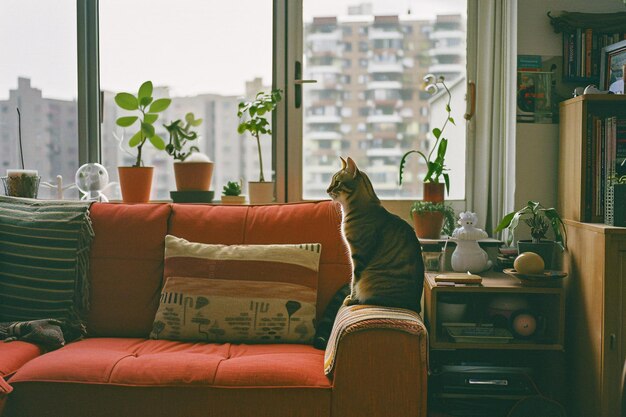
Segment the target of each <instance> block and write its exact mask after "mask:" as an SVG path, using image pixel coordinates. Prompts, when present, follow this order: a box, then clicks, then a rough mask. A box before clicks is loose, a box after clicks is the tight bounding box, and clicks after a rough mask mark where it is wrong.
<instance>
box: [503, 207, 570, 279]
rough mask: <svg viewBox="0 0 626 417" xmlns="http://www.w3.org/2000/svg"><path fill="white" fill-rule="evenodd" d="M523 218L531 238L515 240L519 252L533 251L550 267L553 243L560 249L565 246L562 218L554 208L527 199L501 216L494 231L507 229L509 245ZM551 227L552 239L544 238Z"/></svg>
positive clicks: (565, 233) (565, 235) (565, 236)
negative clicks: (518, 207) (519, 207)
mask: <svg viewBox="0 0 626 417" xmlns="http://www.w3.org/2000/svg"><path fill="white" fill-rule="evenodd" d="M520 220H523V221H524V223H526V224H527V225H528V226H529V227H530V235H531V236H532V240H530V241H524V240H520V241H518V242H517V246H518V251H519V253H522V252H535V253H537V254H539V256H541V257H542V258H543V261H544V265H545V266H546V268H548V269H550V268H551V266H552V255H553V253H554V247H555V245H556V246H558V247H559V248H560V249H561V250H564V249H566V248H567V232H566V230H565V225H564V224H563V220H561V217H560V216H559V213H558V212H557V211H556V209H554V208H546V207H544V206H542V205H541V203H539V202H537V201H529V202H528V203H527V204H526V205H525V206H524V207H522V208H521V209H519V210H517V211H513V212H511V213H509V214H507V215H506V216H504V217H503V218H502V221H501V222H500V224H498V227H497V228H496V230H495V232H500V231H502V230H504V229H508V231H509V235H508V236H507V244H508V245H510V244H511V243H512V242H513V241H514V240H515V239H514V238H515V229H516V228H517V226H518V225H519V222H520ZM549 229H551V230H552V232H553V233H554V241H550V240H546V233H547V232H548V230H549Z"/></svg>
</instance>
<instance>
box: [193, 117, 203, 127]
mask: <svg viewBox="0 0 626 417" xmlns="http://www.w3.org/2000/svg"><path fill="white" fill-rule="evenodd" d="M201 124H202V119H196V120H194V121H193V122H191V125H192V126H194V127H195V126H200V125H201Z"/></svg>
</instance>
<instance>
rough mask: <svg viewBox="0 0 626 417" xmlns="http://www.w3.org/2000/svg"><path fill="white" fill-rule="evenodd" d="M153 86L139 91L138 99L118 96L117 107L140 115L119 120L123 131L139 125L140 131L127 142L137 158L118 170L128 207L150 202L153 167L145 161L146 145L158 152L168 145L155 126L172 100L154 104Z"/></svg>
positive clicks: (155, 101)
mask: <svg viewBox="0 0 626 417" xmlns="http://www.w3.org/2000/svg"><path fill="white" fill-rule="evenodd" d="M152 92H153V86H152V82H151V81H146V82H144V83H143V84H141V86H140V87H139V90H138V92H137V95H136V96H135V95H133V94H131V93H126V92H124V93H118V94H117V95H116V96H115V103H116V104H117V105H118V106H119V107H120V108H122V109H124V110H128V111H132V112H135V113H137V112H138V113H139V114H138V115H137V114H135V115H132V116H122V117H119V118H118V119H117V120H116V124H117V125H118V126H120V127H123V128H127V127H130V126H133V125H134V124H135V123H137V122H138V125H139V126H138V130H137V132H135V133H134V134H133V135H132V136H131V137H130V139H129V140H128V146H129V147H131V148H137V158H136V160H135V163H134V164H133V165H132V166H131V167H118V173H119V177H120V188H121V190H122V199H123V200H124V202H125V203H145V202H147V201H149V200H150V189H151V188H152V175H153V171H154V167H146V166H144V164H143V160H142V151H143V147H144V145H145V144H146V142H150V143H151V144H152V146H154V147H155V148H156V149H159V150H163V149H165V141H164V140H163V138H162V137H160V136H159V135H157V134H156V132H155V129H154V123H155V122H156V121H157V120H158V118H159V113H161V112H163V111H164V110H165V109H167V108H168V107H169V105H170V103H171V102H172V101H171V100H170V99H169V98H160V99H157V100H154V98H153V97H152Z"/></svg>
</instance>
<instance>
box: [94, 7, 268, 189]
mask: <svg viewBox="0 0 626 417" xmlns="http://www.w3.org/2000/svg"><path fill="white" fill-rule="evenodd" d="M138 16H140V17H141V18H140V19H138ZM142 22H144V23H145V24H144V23H142ZM100 65H101V70H100V76H101V86H102V90H103V91H104V120H103V124H102V159H103V161H104V165H105V166H106V167H107V169H108V170H109V174H110V175H111V176H112V177H113V178H114V179H115V180H117V166H124V165H126V166H130V165H132V164H133V162H134V160H135V156H133V155H136V148H131V149H130V151H131V153H132V154H128V153H127V150H129V148H128V146H126V145H127V142H128V139H129V138H130V135H132V134H133V133H134V132H135V131H136V130H137V129H134V130H133V128H132V127H131V128H126V129H125V131H124V129H122V128H120V127H118V126H116V124H115V120H116V119H117V118H118V117H119V116H121V115H126V114H129V112H127V111H124V110H121V109H119V108H118V107H117V106H116V104H115V102H114V96H115V94H116V93H118V92H122V91H126V92H131V93H134V94H136V93H137V89H138V88H139V86H140V85H141V83H142V82H143V81H146V80H151V81H152V82H153V84H154V86H155V92H154V94H153V95H154V97H155V98H158V97H170V98H172V104H171V105H170V107H169V108H168V109H167V110H166V111H165V112H163V113H160V114H161V116H160V118H159V120H158V121H157V122H156V123H155V124H154V126H155V128H156V131H157V133H159V134H160V135H161V136H162V137H163V138H164V139H166V140H167V137H168V136H167V133H166V131H165V129H164V127H163V123H169V122H171V121H174V120H177V119H184V116H185V114H186V113H188V112H193V113H194V115H195V117H196V118H202V119H203V123H202V124H201V125H200V126H199V127H198V133H199V136H200V138H199V140H198V143H197V145H198V147H199V148H200V151H201V152H203V153H205V154H207V155H208V156H209V157H210V158H211V160H212V161H214V162H215V167H214V171H213V180H212V186H211V190H214V191H215V192H216V193H215V194H216V198H218V199H219V195H220V194H221V190H222V186H223V185H225V184H226V182H227V181H238V180H239V179H243V180H244V181H247V180H252V181H257V180H258V176H259V161H258V151H257V148H256V142H255V141H254V140H252V139H250V138H248V137H242V136H240V135H238V134H237V124H238V118H237V105H238V103H239V102H240V101H241V100H242V99H243V98H244V97H246V98H252V97H254V95H255V94H256V92H257V91H260V90H269V88H270V86H271V74H272V1H271V0H262V1H259V0H240V1H236V2H215V1H205V0H180V1H177V2H175V3H173V2H171V1H169V0H168V1H164V0H133V1H125V0H107V1H102V2H100ZM116 136H117V137H118V138H122V137H123V138H124V142H123V146H122V148H123V149H121V148H120V147H119V146H118V141H117V140H116ZM261 139H262V153H263V166H264V168H265V176H266V178H271V174H272V173H271V172H270V170H271V166H272V155H271V148H272V144H271V138H270V137H269V136H266V137H264V138H261ZM144 154H145V156H144V157H143V161H144V164H145V165H146V166H154V167H155V174H154V175H155V177H154V180H153V186H152V187H153V188H152V199H169V192H170V191H172V190H175V189H176V186H175V182H174V172H173V168H172V163H173V159H172V157H170V156H169V155H167V154H166V153H165V152H164V151H157V150H155V149H154V148H152V147H151V146H150V145H146V146H145V147H144ZM244 191H245V190H244ZM117 197H119V195H118V196H117Z"/></svg>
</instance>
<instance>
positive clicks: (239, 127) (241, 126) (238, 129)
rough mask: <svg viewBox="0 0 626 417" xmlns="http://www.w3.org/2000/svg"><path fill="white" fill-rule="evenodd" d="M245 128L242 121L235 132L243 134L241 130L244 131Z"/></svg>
mask: <svg viewBox="0 0 626 417" xmlns="http://www.w3.org/2000/svg"><path fill="white" fill-rule="evenodd" d="M246 130H247V128H246V124H245V123H242V124H240V125H239V126H237V133H239V134H240V135H241V134H243V132H245V131H246Z"/></svg>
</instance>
